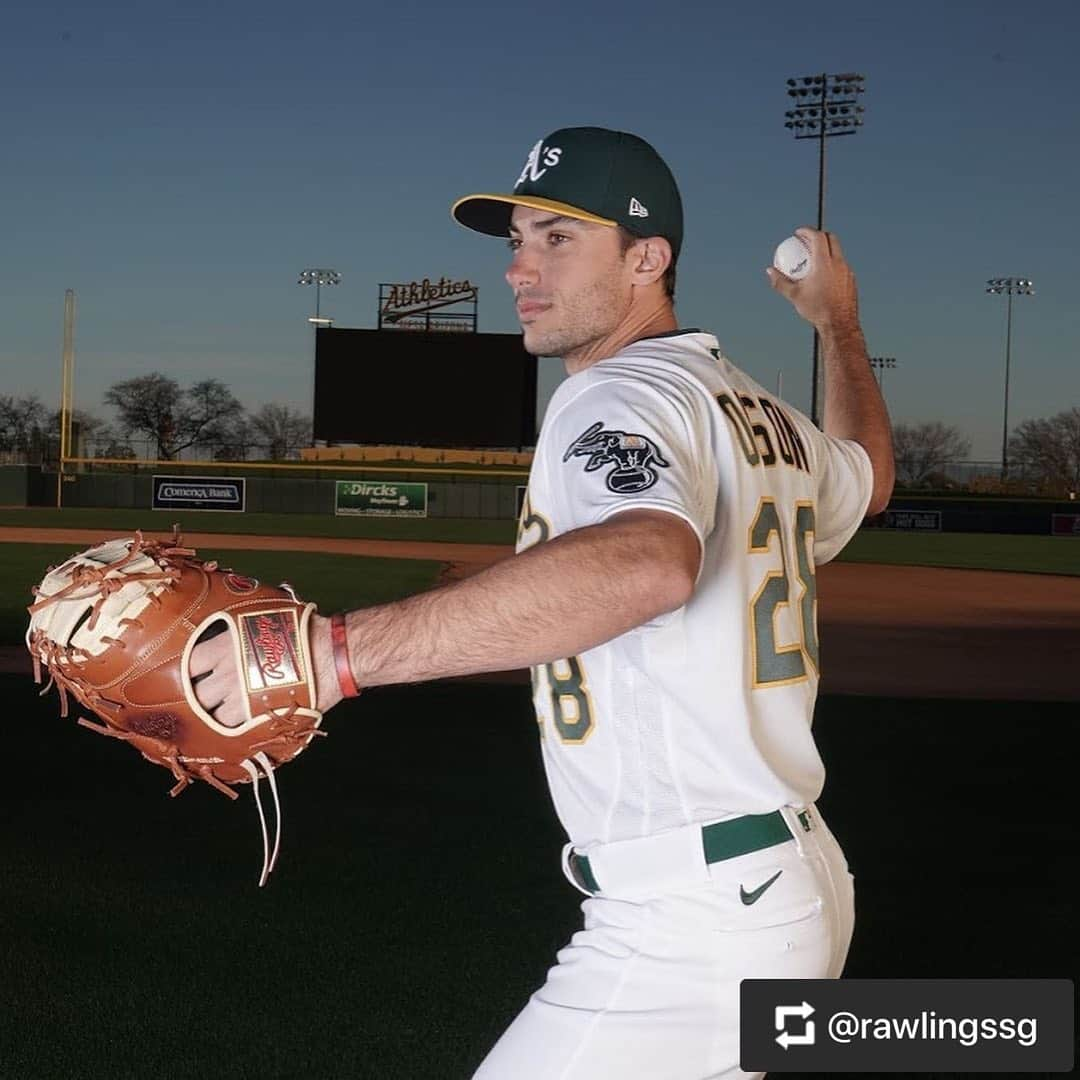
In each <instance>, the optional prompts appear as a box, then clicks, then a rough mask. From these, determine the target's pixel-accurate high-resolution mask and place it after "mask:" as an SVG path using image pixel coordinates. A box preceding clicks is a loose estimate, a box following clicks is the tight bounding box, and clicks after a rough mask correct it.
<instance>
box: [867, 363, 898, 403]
mask: <svg viewBox="0 0 1080 1080" xmlns="http://www.w3.org/2000/svg"><path fill="white" fill-rule="evenodd" d="M870 366H871V367H872V368H873V369H874V370H875V371H876V372H877V373H878V376H877V384H878V389H879V390H880V391H881V396H882V397H884V396H885V375H884V372H885V371H886V369H889V368H895V367H896V358H895V357H893V356H871V357H870Z"/></svg>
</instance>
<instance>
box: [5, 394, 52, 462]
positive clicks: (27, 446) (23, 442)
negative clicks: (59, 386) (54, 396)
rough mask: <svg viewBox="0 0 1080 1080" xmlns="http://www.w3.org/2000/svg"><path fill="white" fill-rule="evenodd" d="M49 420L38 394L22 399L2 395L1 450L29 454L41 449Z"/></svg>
mask: <svg viewBox="0 0 1080 1080" xmlns="http://www.w3.org/2000/svg"><path fill="white" fill-rule="evenodd" d="M47 420H48V416H47V413H46V411H45V406H44V405H42V404H41V402H40V401H39V400H38V398H37V395H36V394H30V395H29V396H28V397H21V398H16V397H12V396H11V395H9V394H0V450H18V451H21V452H23V453H28V452H30V451H31V450H33V449H35V447H36V448H40V447H41V440H42V437H43V435H44V433H45V431H44V429H45V425H46V422H47Z"/></svg>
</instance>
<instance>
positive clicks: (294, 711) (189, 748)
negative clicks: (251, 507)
mask: <svg viewBox="0 0 1080 1080" xmlns="http://www.w3.org/2000/svg"><path fill="white" fill-rule="evenodd" d="M33 593H34V595H35V597H36V600H35V602H34V603H33V604H32V605H30V607H29V609H28V610H29V612H30V626H29V629H28V630H27V634H26V644H27V647H28V648H29V650H30V653H31V655H32V656H33V658H34V677H35V680H36V681H38V682H40V681H41V668H42V666H44V667H45V668H46V669H47V670H48V672H49V675H50V676H51V678H50V680H49V684H48V685H47V686H46V687H45V690H43V691H42V693H45V692H46V691H47V690H48V689H49V687H50V686H52V685H53V684H55V685H56V686H57V688H58V690H59V693H60V703H61V707H60V714H61V716H66V715H67V696H68V694H69V693H70V694H71V695H73V696H74V697H75V698H77V699H78V700H79V701H80V702H81V703H82V704H83V705H85V706H86V707H87V708H88V709H90V710H91V711H93V712H94V713H96V714H97V716H98V717H100V719H101V720H103V721H104V723H103V724H97V723H93V722H91V721H90V720H86V719H84V718H80V719H79V723H80V724H82V725H84V726H85V727H88V728H91V729H92V730H94V731H98V732H100V733H102V734H103V735H111V736H113V737H114V738H118V739H123V740H124V741H125V742H129V743H131V744H132V745H133V746H134V747H135V748H136V749H137V750H139V751H140V753H141V754H142V755H143V757H145V758H146V759H147V760H148V761H152V762H154V763H155V764H158V765H164V766H165V767H166V768H168V769H169V770H170V771H171V772H172V774H173V776H174V777H175V778H176V784H175V786H174V787H173V788H172V790H171V792H170V794H171V795H177V794H179V793H180V792H181V791H183V789H184V788H185V787H187V786H188V784H190V783H191V782H192V781H193V780H205V781H206V782H207V783H208V784H211V785H212V786H213V787H215V788H217V789H218V790H219V791H221V792H224V794H226V795H228V796H229V798H231V799H235V798H236V797H237V794H236V792H235V791H233V789H232V787H230V786H229V785H232V784H240V783H249V782H251V783H253V785H254V791H255V801H256V804H257V806H258V809H259V819H260V822H261V824H262V832H263V872H262V875H261V877H260V880H259V884H260V885H262V884H264V883H265V881H266V877H267V875H268V874H269V872H270V870H272V869H273V865H274V862H275V860H276V858H277V852H278V848H279V846H280V842H281V810H280V804H279V803H278V797H277V785H276V783H275V780H274V769H275V768H277V767H278V766H279V765H282V764H284V763H285V762H286V761H290V760H292V758H294V757H296V755H297V754H299V753H300V752H301V751H302V750H303V749H304V748H305V747H306V746H307V745H308V743H309V742H311V740H312V738H313V737H314V736H315V735H322V734H324V733H323V732H321V731H319V730H318V728H319V724H320V723H321V721H322V714H321V713H320V712H319V711H318V710H317V709H316V708H315V705H316V696H315V681H314V674H313V671H312V665H311V656H310V651H309V646H308V622H309V620H310V618H311V613H312V611H314V610H315V605H314V604H306V603H304V602H303V601H301V600H299V599H298V598H297V597H296V594H295V593H294V592H293V591H292V589H291V588H290V587H289V586H288V585H283V586H282V587H281V588H277V587H273V586H268V585H261V584H260V583H259V582H257V581H255V580H253V579H252V578H247V577H243V576H241V575H239V574H235V573H233V572H232V571H230V570H225V569H220V568H219V567H218V565H217V563H216V562H204V561H203V560H201V559H199V558H197V557H196V555H195V551H194V550H193V549H191V548H185V547H182V546H181V537H180V536H179V534H178V533H177V534H174V536H173V538H172V539H171V540H168V541H155V540H150V541H147V540H144V539H143V536H142V534H141V533H136V535H135V537H134V538H131V537H129V538H124V539H117V540H108V541H106V542H104V543H102V544H99V545H98V546H97V547H93V548H90V549H89V550H87V551H84V552H81V553H80V554H77V555H73V556H72V557H71V558H70V559H68V560H67V562H65V563H64V564H63V565H62V566H59V567H56V568H55V569H50V570H49V572H48V573H47V574H46V575H45V578H44V579H43V580H42V582H41V584H40V585H37V586H35V587H34V589H33ZM216 629H220V630H222V631H224V632H227V633H228V634H230V635H231V637H232V641H233V646H234V648H235V649H236V657H237V666H238V668H239V671H240V673H241V676H242V678H243V680H244V683H245V690H246V705H247V714H248V717H247V719H246V720H245V722H243V723H242V724H240V725H239V726H237V727H226V726H224V725H222V724H219V723H218V722H217V721H216V720H215V719H214V717H213V716H212V715H211V714H210V713H208V712H207V711H206V710H205V709H204V708H203V707H202V706H201V705H200V704H199V702H198V701H197V700H196V697H195V693H194V691H193V689H192V682H191V677H190V674H189V672H188V658H189V656H190V654H191V650H192V649H193V648H194V646H195V644H196V642H197V641H198V640H199V638H200V637H201V636H204V635H205V634H206V633H207V632H208V631H212V630H216ZM260 776H262V777H265V778H267V779H268V780H269V782H270V787H271V790H272V792H273V795H274V802H275V806H276V807H277V836H276V839H275V843H274V848H273V852H272V853H271V851H270V846H269V840H268V837H267V831H266V822H265V818H264V816H263V812H262V803H261V801H260V799H259V778H260Z"/></svg>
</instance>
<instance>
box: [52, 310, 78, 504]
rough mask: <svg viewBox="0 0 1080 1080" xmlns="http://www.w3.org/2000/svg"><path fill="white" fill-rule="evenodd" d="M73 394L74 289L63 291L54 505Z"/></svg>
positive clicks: (67, 447) (67, 451) (59, 497)
mask: <svg viewBox="0 0 1080 1080" xmlns="http://www.w3.org/2000/svg"><path fill="white" fill-rule="evenodd" d="M74 396H75V291H74V290H73V289H68V290H67V291H66V292H65V293H64V355H63V361H62V372H61V377H60V460H59V462H58V463H57V470H56V505H57V508H59V507H60V506H61V505H62V504H63V490H64V465H65V463H66V462H67V459H68V458H69V457H71V456H72V454H71V450H72V447H71V411H72V403H73V401H74Z"/></svg>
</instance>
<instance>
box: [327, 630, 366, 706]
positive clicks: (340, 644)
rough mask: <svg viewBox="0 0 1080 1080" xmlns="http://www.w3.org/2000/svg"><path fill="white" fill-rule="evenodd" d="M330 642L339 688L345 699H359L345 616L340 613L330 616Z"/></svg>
mask: <svg viewBox="0 0 1080 1080" xmlns="http://www.w3.org/2000/svg"><path fill="white" fill-rule="evenodd" d="M330 640H331V641H332V642H333V643H334V667H335V668H336V669H337V679H338V686H340V687H341V692H342V694H344V695H345V697H357V696H358V695H359V693H360V690H359V688H358V687H357V685H356V680H355V679H354V678H353V673H352V668H351V667H350V666H349V647H348V643H347V640H346V637H345V615H344V614H343V613H342V612H340V611H339V612H338V613H337V614H336V615H331V616H330Z"/></svg>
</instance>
